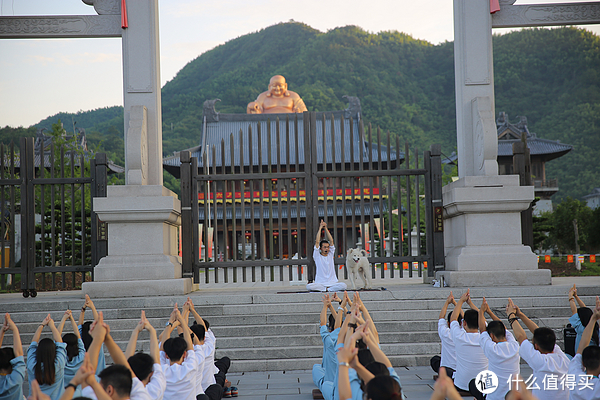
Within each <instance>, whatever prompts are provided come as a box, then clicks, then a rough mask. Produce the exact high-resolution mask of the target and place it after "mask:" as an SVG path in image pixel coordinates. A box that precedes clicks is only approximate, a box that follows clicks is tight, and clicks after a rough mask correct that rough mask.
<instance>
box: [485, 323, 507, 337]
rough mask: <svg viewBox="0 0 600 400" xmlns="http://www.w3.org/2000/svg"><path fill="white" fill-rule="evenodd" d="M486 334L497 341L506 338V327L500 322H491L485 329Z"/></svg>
mask: <svg viewBox="0 0 600 400" xmlns="http://www.w3.org/2000/svg"><path fill="white" fill-rule="evenodd" d="M485 330H486V332H487V333H488V334H490V335H492V334H493V335H494V336H495V337H497V338H498V339H502V338H505V337H506V326H504V324H503V323H502V321H492V322H490V323H489V324H488V325H487V327H486V328H485Z"/></svg>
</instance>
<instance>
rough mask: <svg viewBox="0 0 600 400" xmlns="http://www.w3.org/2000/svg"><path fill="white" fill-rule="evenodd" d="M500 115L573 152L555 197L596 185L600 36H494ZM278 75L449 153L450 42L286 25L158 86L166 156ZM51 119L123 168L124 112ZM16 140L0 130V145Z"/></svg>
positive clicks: (231, 45) (309, 95)
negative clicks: (522, 121)
mask: <svg viewBox="0 0 600 400" xmlns="http://www.w3.org/2000/svg"><path fill="white" fill-rule="evenodd" d="M493 42H494V79H495V103H496V111H497V112H500V111H505V112H507V113H508V114H509V116H511V117H512V118H513V119H514V118H515V117H516V116H518V115H525V116H527V117H528V122H529V129H530V131H532V132H536V133H537V134H538V136H539V137H541V138H544V139H551V140H560V141H562V142H564V143H569V144H572V145H574V146H575V148H574V150H573V151H571V152H570V153H568V154H567V155H565V156H563V157H561V158H559V159H557V160H552V161H550V162H549V163H548V164H547V178H548V179H551V178H558V180H559V186H560V191H559V192H558V193H557V194H556V195H555V196H554V200H555V201H560V200H563V199H565V198H566V197H567V196H571V197H573V198H581V197H582V196H584V195H586V194H587V193H589V192H590V190H591V189H592V188H594V187H600V163H598V162H596V159H597V157H598V154H599V152H600V132H599V129H600V38H599V37H598V36H596V35H594V34H593V33H591V32H589V31H586V30H583V29H578V28H572V27H567V28H558V29H526V30H522V31H516V32H511V33H508V34H505V35H501V36H494V38H493ZM275 74H282V75H284V76H285V77H286V79H287V81H288V83H289V87H290V90H293V91H296V92H298V93H299V94H300V95H301V96H302V97H303V98H304V101H305V103H306V105H307V107H308V109H309V110H311V111H325V110H339V109H342V108H345V107H346V101H345V100H344V99H343V97H342V96H344V95H350V96H357V97H359V98H360V100H361V105H362V110H363V117H364V120H366V121H369V122H371V123H372V125H373V126H380V127H381V128H382V129H383V130H384V131H388V130H389V131H390V132H391V134H392V137H393V138H394V140H395V138H400V141H401V143H404V141H405V140H408V141H409V143H410V145H411V147H412V148H413V149H414V148H415V147H418V149H419V150H420V151H422V150H425V149H427V148H428V147H429V145H431V144H433V143H441V144H442V152H443V153H444V154H448V155H449V154H451V153H452V151H454V150H455V149H456V117H455V112H456V110H455V94H454V45H453V43H452V42H445V43H441V44H439V45H435V46H434V45H431V44H430V43H427V42H425V41H421V40H416V39H413V38H412V37H410V36H408V35H406V34H404V33H399V32H395V31H385V32H380V33H377V34H374V33H369V32H366V31H364V30H362V29H361V28H359V27H356V26H346V27H341V28H336V29H332V30H330V31H328V32H326V33H322V32H319V31H317V30H315V29H312V28H311V27H309V26H307V25H304V24H300V23H295V22H290V23H281V24H277V25H274V26H270V27H268V28H265V29H262V30H260V31H258V32H255V33H251V34H248V35H244V36H241V37H238V38H236V39H233V40H231V41H229V42H227V43H225V44H223V45H221V46H217V47H216V48H214V49H212V50H210V51H208V52H206V53H204V54H202V55H200V56H199V57H197V58H196V59H194V60H192V61H190V62H189V63H188V64H187V65H186V66H185V67H184V68H183V69H182V70H181V71H180V72H179V73H178V74H177V76H176V77H175V78H174V79H173V80H171V81H169V82H167V84H166V85H165V86H164V88H163V90H162V105H163V110H162V116H163V152H164V154H165V155H167V154H170V153H171V152H173V151H178V150H182V149H186V148H190V147H193V146H196V145H198V144H199V141H200V135H201V129H202V105H203V103H204V101H205V100H208V99H216V98H219V99H221V102H220V103H218V104H217V110H218V111H219V112H223V113H244V112H245V110H246V105H247V103H248V102H250V101H252V100H254V99H255V98H256V96H257V95H258V94H259V93H261V92H263V91H265V90H266V89H267V84H268V81H269V78H270V77H271V76H273V75H275ZM58 118H60V119H62V120H63V121H65V125H66V127H67V130H69V131H70V130H71V129H72V128H70V127H72V121H75V122H77V125H76V126H77V127H83V128H85V129H86V131H87V134H88V142H89V143H90V144H91V145H94V146H99V147H98V151H105V152H106V153H107V154H108V156H109V158H110V159H112V160H113V161H115V162H116V163H118V164H120V165H124V163H123V159H124V156H123V109H122V107H109V108H103V109H98V110H94V111H87V112H78V113H76V114H66V113H61V114H57V115H56V116H53V117H50V118H48V119H46V120H44V121H41V122H40V123H39V124H37V125H36V126H37V127H42V126H43V127H46V128H47V129H50V124H51V123H52V122H54V121H56V120H57V119H58ZM16 129H22V131H19V133H15V131H14V130H13V128H10V129H9V130H8V131H7V128H4V129H0V140H1V141H2V142H3V143H7V142H6V141H5V140H4V137H5V136H10V135H12V137H15V136H16V135H17V134H19V135H20V134H26V135H33V131H32V130H31V128H28V130H26V131H25V130H24V129H25V128H16Z"/></svg>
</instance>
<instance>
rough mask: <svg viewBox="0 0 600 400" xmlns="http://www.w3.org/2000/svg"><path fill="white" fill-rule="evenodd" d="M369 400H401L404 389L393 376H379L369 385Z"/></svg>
mask: <svg viewBox="0 0 600 400" xmlns="http://www.w3.org/2000/svg"><path fill="white" fill-rule="evenodd" d="M366 393H367V399H373V400H375V399H377V400H401V399H402V388H400V384H399V383H398V381H397V380H395V379H394V378H392V377H391V376H384V375H379V376H376V377H374V378H373V379H371V380H370V381H369V383H367V391H366Z"/></svg>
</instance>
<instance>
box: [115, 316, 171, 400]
mask: <svg viewBox="0 0 600 400" xmlns="http://www.w3.org/2000/svg"><path fill="white" fill-rule="evenodd" d="M144 329H146V330H147V331H148V333H149V334H150V354H146V353H143V352H138V353H135V347H136V344H137V338H138V335H139V333H140V332H141V331H143V330H144ZM134 353H135V354H134ZM125 357H126V358H127V363H128V364H129V367H130V368H131V370H132V371H133V373H134V375H135V376H136V377H137V378H138V379H139V380H140V381H141V382H142V384H143V385H144V387H145V389H146V392H147V393H148V396H149V397H150V398H151V399H152V400H161V399H162V398H163V395H164V393H165V389H166V386H167V381H166V378H165V374H164V372H163V369H162V366H161V365H160V350H159V348H158V339H157V337H156V330H155V329H154V327H153V326H152V324H150V323H149V322H148V320H147V319H146V313H145V311H142V317H141V319H140V322H139V323H138V324H137V326H136V328H135V329H134V330H133V332H132V333H131V337H130V339H129V343H128V344H127V349H126V350H125Z"/></svg>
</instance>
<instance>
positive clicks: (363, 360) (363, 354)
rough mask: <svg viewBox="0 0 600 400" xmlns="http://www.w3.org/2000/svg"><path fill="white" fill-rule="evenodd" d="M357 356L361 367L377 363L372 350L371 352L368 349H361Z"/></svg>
mask: <svg viewBox="0 0 600 400" xmlns="http://www.w3.org/2000/svg"><path fill="white" fill-rule="evenodd" d="M357 356H358V361H359V362H360V364H361V365H369V364H371V363H372V362H373V361H375V358H374V357H373V354H371V350H369V349H367V348H364V349H359V350H358V354H357Z"/></svg>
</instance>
